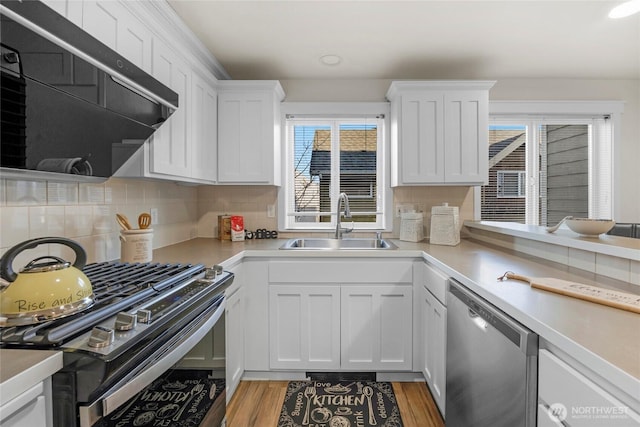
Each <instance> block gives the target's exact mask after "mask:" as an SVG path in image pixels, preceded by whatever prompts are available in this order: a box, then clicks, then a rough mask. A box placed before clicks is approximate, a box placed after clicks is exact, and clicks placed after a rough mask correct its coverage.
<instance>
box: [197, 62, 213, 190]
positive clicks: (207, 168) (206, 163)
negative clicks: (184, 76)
mask: <svg viewBox="0 0 640 427" xmlns="http://www.w3.org/2000/svg"><path fill="white" fill-rule="evenodd" d="M192 78H193V81H192V86H191V87H192V89H191V100H192V102H191V105H192V108H191V119H192V120H191V123H192V125H191V141H192V143H193V147H192V150H191V155H192V159H191V160H192V169H191V176H192V177H193V178H196V179H201V180H206V181H211V182H215V180H216V178H217V175H218V173H217V157H218V155H217V149H218V128H217V123H218V99H217V94H216V90H215V89H214V87H213V85H212V84H211V83H209V82H208V81H207V80H205V79H203V78H202V77H200V76H199V75H198V74H196V73H194V74H193V76H192Z"/></svg>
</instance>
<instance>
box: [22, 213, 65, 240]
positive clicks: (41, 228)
mask: <svg viewBox="0 0 640 427" xmlns="http://www.w3.org/2000/svg"><path fill="white" fill-rule="evenodd" d="M49 236H64V207H63V206H32V207H30V208H29V237H30V238H32V239H33V238H36V237H49Z"/></svg>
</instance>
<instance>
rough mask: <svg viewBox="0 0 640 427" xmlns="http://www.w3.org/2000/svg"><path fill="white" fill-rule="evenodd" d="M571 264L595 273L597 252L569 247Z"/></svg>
mask: <svg viewBox="0 0 640 427" xmlns="http://www.w3.org/2000/svg"><path fill="white" fill-rule="evenodd" d="M569 265H570V266H571V267H576V268H579V269H581V270H586V271H590V272H592V273H594V272H595V271H596V254H595V253H594V252H590V251H583V250H581V249H576V248H569Z"/></svg>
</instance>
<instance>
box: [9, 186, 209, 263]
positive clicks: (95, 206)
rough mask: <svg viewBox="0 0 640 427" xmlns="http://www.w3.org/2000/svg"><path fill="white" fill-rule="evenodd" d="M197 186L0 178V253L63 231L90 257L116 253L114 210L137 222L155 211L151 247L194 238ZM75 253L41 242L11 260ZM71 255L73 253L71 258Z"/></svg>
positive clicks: (100, 258) (104, 257) (105, 257)
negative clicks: (143, 214) (150, 211)
mask: <svg viewBox="0 0 640 427" xmlns="http://www.w3.org/2000/svg"><path fill="white" fill-rule="evenodd" d="M197 196H198V190H197V188H196V187H188V186H181V185H176V184H174V183H169V182H160V181H143V180H131V179H116V178H112V179H110V180H108V181H106V182H105V183H102V184H79V183H55V182H44V181H19V180H0V253H4V252H6V251H7V249H9V248H10V247H12V246H14V245H16V244H17V243H19V242H22V241H24V240H28V239H32V238H36V237H45V236H63V237H67V238H70V239H72V240H75V241H77V242H78V243H80V244H81V245H82V246H83V247H84V248H85V250H86V251H87V256H88V260H89V262H95V261H108V260H114V259H118V258H119V257H120V241H119V237H118V236H119V231H120V228H119V226H118V224H117V222H116V220H115V214H116V212H120V213H123V214H125V215H126V216H127V217H128V219H129V222H131V223H132V225H133V226H134V227H137V217H138V214H140V213H141V212H149V210H150V209H152V208H155V209H157V210H158V224H156V225H153V226H152V227H153V229H154V236H153V246H154V247H156V248H157V247H162V246H166V245H169V244H172V243H177V242H180V241H184V240H188V239H191V238H193V237H197V227H196V224H197V218H198V202H197ZM43 255H55V256H61V257H62V258H65V259H73V256H72V255H71V253H70V252H69V250H67V249H66V248H64V247H61V246H59V245H42V246H39V247H38V248H37V249H35V250H34V251H29V253H28V254H24V256H23V257H22V258H24V259H20V257H19V258H18V259H17V260H16V261H15V266H16V267H17V266H22V265H24V264H25V263H26V262H27V261H29V260H31V259H33V258H35V257H36V256H43ZM69 257H71V258H69Z"/></svg>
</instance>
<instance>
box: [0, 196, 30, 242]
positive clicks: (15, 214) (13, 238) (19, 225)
mask: <svg viewBox="0 0 640 427" xmlns="http://www.w3.org/2000/svg"><path fill="white" fill-rule="evenodd" d="M28 238H29V208H28V207H26V206H15V207H14V206H7V207H3V208H2V210H0V247H3V248H6V247H11V246H14V245H16V244H18V243H20V242H22V241H24V240H27V239H28Z"/></svg>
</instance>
